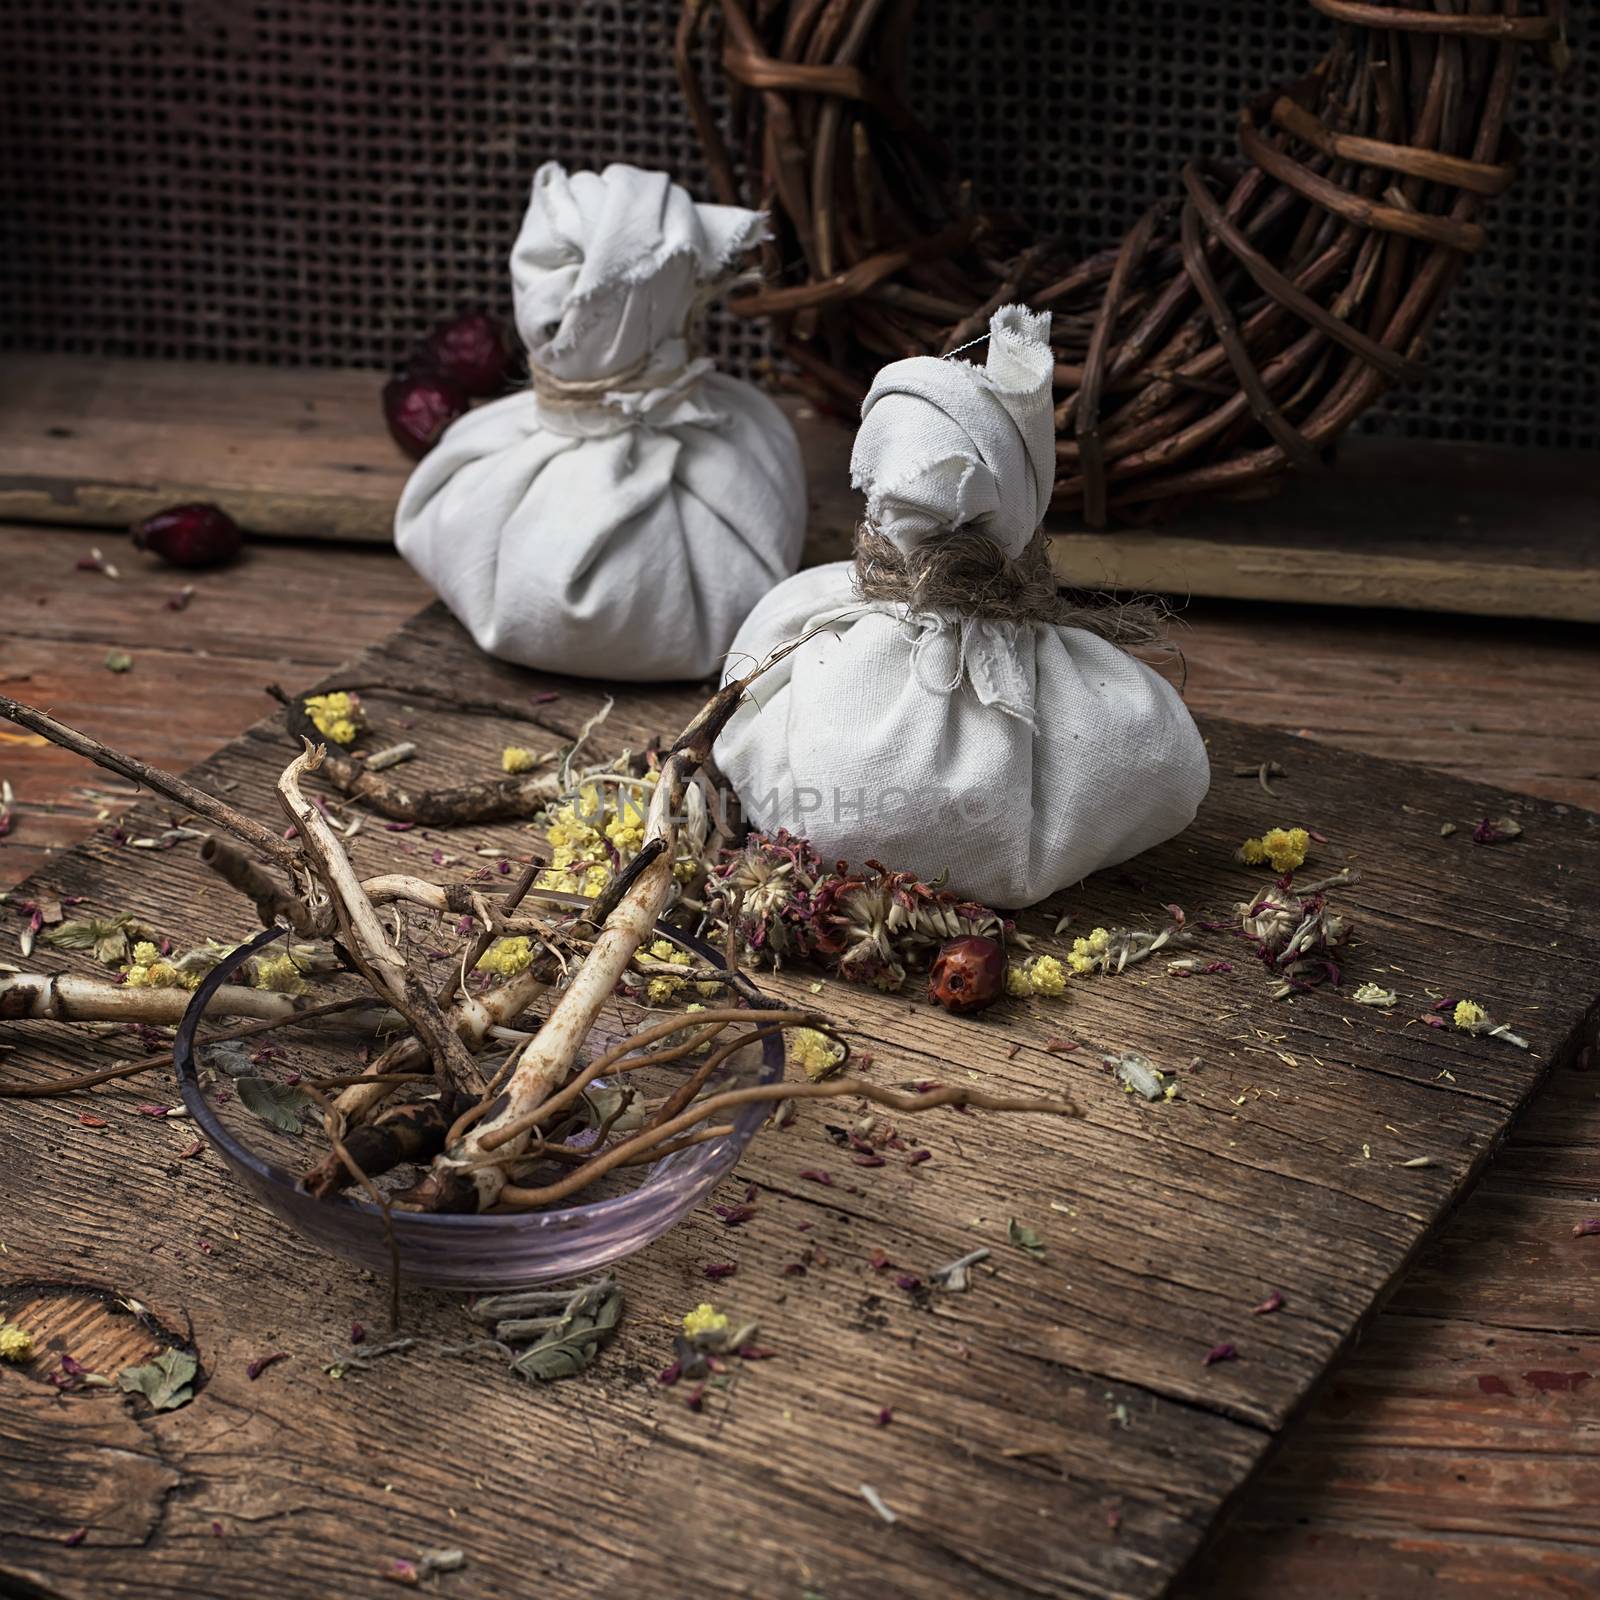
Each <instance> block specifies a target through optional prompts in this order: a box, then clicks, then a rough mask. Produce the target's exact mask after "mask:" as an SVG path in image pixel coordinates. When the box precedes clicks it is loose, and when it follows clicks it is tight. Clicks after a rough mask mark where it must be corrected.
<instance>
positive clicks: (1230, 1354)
mask: <svg viewBox="0 0 1600 1600" xmlns="http://www.w3.org/2000/svg"><path fill="white" fill-rule="evenodd" d="M1238 1359H1239V1347H1238V1346H1237V1345H1234V1344H1214V1345H1212V1347H1211V1348H1210V1349H1209V1350H1207V1351H1206V1354H1205V1360H1204V1361H1202V1362H1201V1363H1200V1365H1201V1366H1203V1367H1214V1366H1216V1364H1217V1363H1218V1362H1219V1361H1237V1360H1238Z"/></svg>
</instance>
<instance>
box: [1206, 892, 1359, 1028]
mask: <svg viewBox="0 0 1600 1600" xmlns="http://www.w3.org/2000/svg"><path fill="white" fill-rule="evenodd" d="M1357 881H1358V880H1357V878H1356V875H1355V874H1354V873H1353V872H1352V871H1351V870H1350V869H1349V868H1348V867H1346V868H1344V869H1342V870H1341V871H1339V872H1336V873H1334V874H1333V876H1332V877H1329V878H1324V879H1322V880H1321V881H1320V882H1317V883H1314V884H1310V885H1308V886H1307V887H1306V888H1304V889H1299V890H1297V889H1295V888H1293V887H1291V886H1288V883H1287V880H1285V882H1284V883H1280V884H1279V885H1278V886H1277V887H1276V888H1275V889H1268V890H1264V891H1263V892H1262V893H1261V894H1258V895H1257V896H1256V897H1255V899H1254V900H1249V901H1240V902H1239V903H1238V904H1237V905H1236V906H1235V907H1234V909H1235V911H1236V912H1237V914H1238V917H1239V931H1240V933H1241V935H1242V936H1243V937H1244V938H1245V939H1246V940H1247V941H1248V942H1249V943H1250V944H1251V945H1252V946H1253V947H1254V948H1255V952H1256V954H1257V956H1259V957H1260V959H1261V961H1262V963H1263V964H1264V965H1265V966H1266V968H1267V969H1268V971H1269V972H1272V973H1273V974H1275V975H1276V976H1277V977H1279V978H1280V979H1281V980H1282V982H1281V983H1280V985H1279V987H1278V988H1277V989H1275V990H1274V991H1273V998H1274V999H1275V1000H1281V999H1284V998H1285V997H1287V996H1288V995H1291V994H1295V993H1297V992H1303V991H1305V990H1308V989H1312V988H1314V987H1315V986H1316V985H1317V984H1319V983H1323V982H1330V983H1333V984H1335V985H1337V984H1338V983H1339V982H1340V981H1341V980H1342V976H1343V974H1342V971H1341V968H1340V965H1339V952H1340V951H1341V949H1342V948H1343V946H1344V945H1345V944H1346V943H1347V942H1348V941H1349V938H1350V933H1351V924H1350V922H1349V920H1348V918H1346V917H1344V916H1342V915H1340V914H1339V913H1338V912H1336V911H1334V910H1332V909H1331V908H1330V907H1329V905H1328V890H1330V889H1333V888H1340V887H1345V886H1347V885H1349V884H1352V883H1355V882H1357Z"/></svg>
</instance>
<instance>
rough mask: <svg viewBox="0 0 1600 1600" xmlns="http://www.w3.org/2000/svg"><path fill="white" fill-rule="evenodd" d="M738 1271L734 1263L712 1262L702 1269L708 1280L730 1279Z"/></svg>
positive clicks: (736, 1264) (737, 1266) (737, 1265)
mask: <svg viewBox="0 0 1600 1600" xmlns="http://www.w3.org/2000/svg"><path fill="white" fill-rule="evenodd" d="M738 1270H739V1264H738V1263H737V1262H736V1261H713V1262H710V1263H709V1264H708V1265H707V1266H705V1267H704V1268H703V1269H702V1271H703V1272H704V1274H705V1276H706V1277H708V1278H731V1277H732V1276H733V1275H734V1273H736V1272H737V1271H738Z"/></svg>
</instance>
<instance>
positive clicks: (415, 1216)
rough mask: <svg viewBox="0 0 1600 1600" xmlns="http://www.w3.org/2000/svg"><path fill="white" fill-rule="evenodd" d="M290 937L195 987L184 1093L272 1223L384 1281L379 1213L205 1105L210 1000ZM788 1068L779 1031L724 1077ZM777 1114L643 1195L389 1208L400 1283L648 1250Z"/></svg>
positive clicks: (521, 1284) (453, 1279)
mask: <svg viewBox="0 0 1600 1600" xmlns="http://www.w3.org/2000/svg"><path fill="white" fill-rule="evenodd" d="M284 932H285V930H284V929H282V928H273V929H268V930H267V931H266V932H264V933H262V934H260V935H258V936H257V937H256V938H255V939H253V940H251V941H250V942H249V943H248V944H245V945H242V946H241V947H240V948H239V949H238V950H236V951H234V952H233V953H232V954H230V955H229V956H228V957H227V958H226V959H225V960H224V961H222V962H221V963H220V964H219V965H218V966H217V967H216V968H215V969H214V970H213V971H212V972H211V973H210V974H209V975H208V977H207V978H206V981H205V982H204V983H203V984H201V986H200V988H199V989H197V990H196V991H195V996H194V999H193V1000H192V1001H191V1002H190V1004H189V1009H188V1010H187V1012H185V1014H184V1018H183V1021H182V1023H181V1024H180V1025H179V1028H178V1037H177V1040H176V1042H175V1043H174V1045H173V1060H174V1062H175V1064H176V1066H177V1071H178V1088H179V1091H180V1093H181V1094H182V1096H183V1103H184V1105H185V1106H186V1107H187V1108H188V1111H189V1115H190V1116H191V1117H193V1118H194V1120H195V1122H196V1124H197V1125H198V1126H199V1128H200V1131H201V1133H203V1134H204V1135H205V1137H206V1138H207V1139H208V1140H209V1141H210V1142H211V1144H212V1146H213V1147H214V1148H215V1149H216V1151H217V1153H218V1154H219V1155H220V1156H221V1157H222V1159H223V1161H224V1162H225V1163H226V1165H227V1166H228V1167H229V1169H230V1170H231V1171H232V1172H233V1174H234V1175H235V1176H236V1177H237V1178H238V1179H240V1180H241V1181H242V1182H243V1184H244V1186H245V1187H246V1188H247V1189H248V1190H249V1191H250V1192H251V1193H252V1194H253V1195H255V1197H256V1198H257V1199H258V1200H259V1201H260V1202H261V1203H262V1204H263V1205H264V1206H265V1207H266V1208H267V1209H268V1210H269V1211H270V1212H272V1213H273V1215H274V1216H276V1217H278V1218H279V1219H280V1220H281V1221H283V1222H286V1223H288V1224H289V1226H290V1227H291V1228H293V1229H295V1230H296V1232H298V1233H300V1234H303V1235H304V1236H305V1237H306V1238H307V1239H309V1240H310V1241H311V1242H312V1243H313V1244H315V1245H317V1246H319V1247H320V1248H321V1249H323V1250H326V1251H327V1252H328V1253H329V1254H330V1255H334V1256H339V1257H342V1258H343V1259H344V1260H346V1261H350V1262H353V1263H355V1264H356V1265H357V1266H361V1267H366V1268H369V1269H370V1270H371V1271H373V1272H375V1273H378V1274H380V1275H382V1276H387V1275H388V1274H389V1272H390V1270H391V1265H392V1257H391V1255H390V1245H389V1234H388V1230H387V1228H386V1226H385V1222H384V1215H383V1212H382V1210H381V1209H380V1208H379V1207H378V1206H375V1205H373V1204H372V1202H371V1201H370V1200H367V1199H365V1198H351V1197H350V1196H349V1195H348V1194H347V1195H344V1196H341V1197H340V1198H337V1199H332V1200H319V1199H316V1198H314V1197H313V1196H311V1195H310V1194H308V1193H307V1192H306V1191H305V1190H304V1189H303V1188H302V1187H301V1186H300V1182H299V1179H298V1178H297V1176H296V1175H295V1174H294V1173H293V1172H290V1171H289V1170H287V1169H286V1168H285V1167H282V1166H279V1165H277V1164H276V1163H274V1162H273V1161H271V1160H268V1159H266V1158H264V1157H263V1156H261V1155H259V1154H258V1153H257V1152H256V1151H254V1150H251V1149H250V1148H248V1147H247V1146H246V1145H245V1144H244V1143H243V1142H242V1140H241V1138H240V1137H239V1135H238V1133H237V1132H236V1131H235V1129H233V1128H230V1127H229V1126H228V1122H227V1120H226V1119H225V1118H224V1116H223V1115H221V1114H220V1113H219V1111H218V1110H217V1108H216V1107H215V1106H214V1105H213V1104H212V1102H211V1100H210V1099H208V1098H207V1095H206V1093H205V1089H204V1086H203V1085H202V1084H201V1082H200V1078H199V1074H198V1072H197V1069H196V1065H195V1056H194V1038H195V1029H196V1028H197V1027H198V1026H199V1023H200V1020H201V1016H202V1014H203V1013H204V1011H205V1008H206V1005H207V1002H208V1001H209V999H210V996H211V994H212V992H213V991H214V990H216V989H217V988H218V987H220V986H221V985H222V984H223V983H225V982H226V981H227V980H228V978H229V977H230V976H231V975H232V974H233V973H234V972H235V971H236V970H237V969H238V967H239V966H240V965H241V964H242V963H243V962H244V961H245V960H247V959H248V958H249V957H250V956H252V955H254V954H256V953H257V952H258V951H259V950H261V949H262V947H263V946H265V945H267V944H269V943H271V942H272V941H273V940H274V939H278V938H281V937H283V935H284ZM657 932H658V935H659V937H661V938H663V939H668V940H670V941H671V942H672V943H673V944H674V945H677V946H679V947H681V948H682V949H684V950H687V951H688V952H689V953H690V954H691V955H692V956H693V957H694V958H695V959H696V960H697V961H699V962H701V963H703V964H705V965H706V966H715V967H724V966H725V965H726V963H725V962H724V961H723V959H722V957H721V956H720V955H718V953H717V952H716V951H715V950H713V949H711V948H710V947H709V946H707V945H705V944H704V943H702V942H701V941H700V940H698V939H694V938H692V937H690V936H689V935H687V934H684V933H682V932H680V931H678V930H677V929H675V928H670V927H667V926H665V925H661V926H659V927H658V929H657ZM735 983H736V989H737V994H738V998H739V999H740V1000H741V1001H743V1002H744V1003H745V1004H746V1005H749V1006H752V1007H766V1006H769V1005H770V1002H768V1001H766V1000H765V999H764V998H763V996H762V995H761V994H760V992H759V991H758V990H757V989H756V988H755V987H754V986H753V985H752V984H750V983H749V982H748V981H747V980H745V979H744V977H743V976H742V975H740V976H739V977H738V978H737V979H736V980H735ZM273 1037H274V1035H271V1034H269V1035H267V1036H266V1038H267V1039H271V1038H273ZM591 1039H592V1046H591V1047H592V1048H594V1049H604V1048H605V1047H606V1046H607V1045H608V1044H610V1043H612V1042H613V1041H612V1040H611V1039H610V1038H608V1037H605V1036H604V1035H602V1034H596V1035H592V1036H591ZM252 1042H253V1041H252ZM246 1048H248V1046H246ZM758 1048H759V1054H758V1053H757V1051H758ZM783 1070H784V1045H783V1034H782V1032H781V1030H780V1031H777V1032H774V1033H773V1034H771V1035H769V1036H768V1037H767V1038H766V1039H765V1040H763V1041H761V1042H760V1045H759V1047H757V1046H751V1047H749V1049H748V1050H747V1051H744V1052H741V1053H740V1054H739V1055H737V1056H735V1057H734V1058H733V1059H732V1060H730V1061H729V1062H728V1063H727V1067H726V1069H725V1071H726V1072H727V1073H728V1075H730V1076H732V1075H734V1074H737V1075H738V1076H739V1077H740V1078H741V1081H744V1082H749V1083H774V1082H776V1081H777V1080H778V1079H779V1078H781V1077H782V1076H783ZM769 1110H770V1107H768V1106H766V1105H763V1104H759V1103H758V1104H754V1105H750V1106H746V1107H743V1108H741V1109H740V1110H739V1111H737V1112H736V1113H734V1114H733V1115H732V1116H731V1117H730V1118H728V1120H729V1121H730V1122H731V1123H732V1125H733V1132H732V1133H731V1134H729V1135H727V1136H726V1137H724V1138H721V1139H714V1140H710V1141H708V1142H707V1143H705V1144H698V1145H693V1146H690V1147H689V1148H688V1149H684V1150H679V1151H677V1152H675V1153H673V1154H671V1155H668V1156H665V1157H663V1158H662V1159H661V1160H660V1161H658V1162H656V1163H654V1164H653V1165H651V1166H649V1167H646V1168H644V1169H643V1172H644V1177H643V1180H642V1181H641V1182H640V1183H639V1184H638V1186H637V1187H636V1188H633V1189H630V1190H628V1191H627V1192H626V1193H623V1194H617V1195H612V1196H609V1197H608V1198H605V1199H601V1200H595V1201H591V1202H590V1203H588V1204H586V1205H568V1206H561V1207H553V1208H551V1209H549V1210H545V1211H525V1212H508V1213H505V1214H497V1215H486V1216H478V1215H446V1214H438V1213H427V1212H408V1211H399V1210H396V1211H393V1212H391V1217H392V1220H393V1226H394V1241H395V1247H396V1250H397V1253H398V1256H399V1267H400V1274H401V1277H402V1278H403V1279H405V1280H406V1281H407V1282H409V1283H411V1284H421V1285H428V1286H430V1287H434V1288H441V1289H467V1290H500V1289H520V1288H526V1287H529V1286H530V1285H533V1284H538V1283H544V1282H548V1281H551V1280H553V1279H559V1278H573V1277H579V1276H582V1275H584V1274H588V1273H593V1272H595V1271H597V1270H598V1269H600V1268H601V1267H604V1266H606V1265H607V1264H608V1263H610V1262H613V1261H618V1260H620V1259H621V1258H622V1257H624V1256H628V1255H632V1254H633V1253H634V1251H636V1250H642V1249H643V1248H644V1247H645V1245H647V1244H649V1243H650V1241H651V1240H652V1239H655V1238H658V1237H659V1236H660V1235H661V1234H663V1233H665V1232H666V1231H667V1229H668V1228H670V1227H672V1226H673V1225H674V1224H675V1223H677V1222H679V1221H681V1220H682V1218H683V1217H684V1216H685V1215H687V1213H688V1212H689V1211H691V1210H692V1209H693V1208H694V1207H695V1206H696V1205H698V1204H699V1203H700V1201H701V1200H702V1199H703V1198H704V1197H705V1196H706V1195H707V1194H708V1193H710V1191H711V1190H712V1188H713V1187H714V1186H715V1185H716V1184H717V1183H718V1182H719V1181H720V1180H721V1179H722V1178H723V1177H724V1176H726V1175H727V1173H728V1172H730V1171H731V1170H732V1169H733V1167H734V1166H735V1165H736V1164H737V1162H738V1160H739V1158H740V1156H741V1155H742V1154H743V1153H744V1149H745V1146H746V1145H748V1144H749V1143H750V1140H751V1139H752V1138H753V1137H754V1136H755V1133H756V1130H757V1129H758V1128H759V1127H760V1126H761V1123H762V1122H763V1120H764V1119H765V1118H766V1116H767V1115H768V1112H769Z"/></svg>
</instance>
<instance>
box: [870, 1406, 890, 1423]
mask: <svg viewBox="0 0 1600 1600" xmlns="http://www.w3.org/2000/svg"><path fill="white" fill-rule="evenodd" d="M893 1421H894V1407H893V1406H879V1407H878V1414H877V1416H875V1417H874V1418H873V1419H872V1425H873V1427H875V1428H887V1427H888V1426H889V1424H890V1423H891V1422H893Z"/></svg>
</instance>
